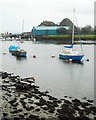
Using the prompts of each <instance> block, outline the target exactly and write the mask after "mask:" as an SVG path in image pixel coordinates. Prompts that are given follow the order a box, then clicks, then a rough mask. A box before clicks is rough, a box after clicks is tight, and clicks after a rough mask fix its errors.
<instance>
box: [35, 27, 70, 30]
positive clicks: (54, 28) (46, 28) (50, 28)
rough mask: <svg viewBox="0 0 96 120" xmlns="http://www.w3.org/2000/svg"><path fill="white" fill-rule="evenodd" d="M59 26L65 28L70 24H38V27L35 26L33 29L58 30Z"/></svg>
mask: <svg viewBox="0 0 96 120" xmlns="http://www.w3.org/2000/svg"><path fill="white" fill-rule="evenodd" d="M58 28H65V29H67V30H68V29H69V27H68V26H37V27H33V29H35V30H57V29H58Z"/></svg>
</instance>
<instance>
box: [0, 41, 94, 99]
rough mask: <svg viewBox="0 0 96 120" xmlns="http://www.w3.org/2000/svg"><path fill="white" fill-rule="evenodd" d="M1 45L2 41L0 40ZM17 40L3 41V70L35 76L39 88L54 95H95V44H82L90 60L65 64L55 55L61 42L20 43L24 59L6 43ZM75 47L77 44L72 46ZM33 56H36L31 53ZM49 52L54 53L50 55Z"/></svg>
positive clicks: (22, 75)
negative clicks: (25, 53)
mask: <svg viewBox="0 0 96 120" xmlns="http://www.w3.org/2000/svg"><path fill="white" fill-rule="evenodd" d="M0 44H1V43H0ZM11 44H17V42H16V41H9V42H2V45H3V48H2V50H3V52H6V54H5V55H2V69H3V71H7V72H14V73H15V74H16V75H20V76H21V77H29V76H34V77H35V79H36V85H39V86H40V89H41V90H48V91H49V92H50V93H51V94H52V95H54V96H56V97H62V96H64V95H67V96H72V97H79V98H83V97H88V98H91V99H93V98H94V46H93V45H83V49H84V52H85V59H89V62H87V61H83V63H79V64H78V63H66V62H64V61H63V60H60V59H59V58H58V54H59V52H60V51H61V50H62V49H63V46H64V45H56V44H41V43H40V44H39V43H38V44H34V43H32V42H31V41H25V42H24V43H22V44H21V45H20V46H21V48H22V49H25V50H26V51H27V53H28V55H27V58H16V57H15V56H12V55H11V54H9V52H8V46H9V45H11ZM75 48H76V49H77V50H78V49H79V46H78V45H75ZM33 55H36V58H33V57H32V56H33ZM52 55H53V56H55V57H54V58H52Z"/></svg>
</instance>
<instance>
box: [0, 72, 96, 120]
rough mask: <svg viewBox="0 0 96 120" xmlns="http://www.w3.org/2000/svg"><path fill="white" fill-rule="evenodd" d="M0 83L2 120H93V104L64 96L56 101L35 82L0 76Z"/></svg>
mask: <svg viewBox="0 0 96 120" xmlns="http://www.w3.org/2000/svg"><path fill="white" fill-rule="evenodd" d="M0 78H1V80H2V85H1V86H0V87H1V90H2V100H0V101H1V107H0V111H2V114H1V120H95V119H96V107H95V106H94V104H93V102H94V101H93V100H88V99H87V98H84V99H83V100H82V101H81V100H79V99H77V98H71V97H67V96H64V98H62V99H58V98H56V97H53V96H51V95H50V93H49V92H48V91H40V90H39V86H36V85H35V78H34V77H29V78H21V77H20V76H17V75H14V74H13V73H7V72H0Z"/></svg>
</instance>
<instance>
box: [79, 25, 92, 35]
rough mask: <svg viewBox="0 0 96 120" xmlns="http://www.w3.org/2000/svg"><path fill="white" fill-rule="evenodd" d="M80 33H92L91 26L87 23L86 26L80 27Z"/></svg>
mask: <svg viewBox="0 0 96 120" xmlns="http://www.w3.org/2000/svg"><path fill="white" fill-rule="evenodd" d="M80 33H81V34H92V33H93V28H92V27H91V26H90V25H87V26H85V27H82V28H81V30H80Z"/></svg>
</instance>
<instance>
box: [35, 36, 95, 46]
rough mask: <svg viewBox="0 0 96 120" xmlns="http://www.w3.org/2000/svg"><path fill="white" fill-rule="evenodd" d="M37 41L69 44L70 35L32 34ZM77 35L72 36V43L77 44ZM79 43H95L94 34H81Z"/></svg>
mask: <svg viewBox="0 0 96 120" xmlns="http://www.w3.org/2000/svg"><path fill="white" fill-rule="evenodd" d="M34 38H35V40H37V41H46V42H48V41H54V42H56V43H58V44H59V43H60V44H63V43H64V44H70V43H71V42H72V41H71V39H72V36H69V35H36V36H34ZM79 43H80V41H79V40H78V36H77V35H75V37H74V44H79ZM81 43H83V44H96V35H93V34H91V35H81Z"/></svg>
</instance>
